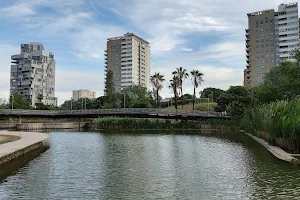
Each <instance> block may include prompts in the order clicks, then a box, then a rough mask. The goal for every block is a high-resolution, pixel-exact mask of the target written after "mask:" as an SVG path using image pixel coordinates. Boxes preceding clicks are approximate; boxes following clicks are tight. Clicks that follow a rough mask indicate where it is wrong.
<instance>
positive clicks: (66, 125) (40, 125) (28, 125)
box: [0, 122, 85, 130]
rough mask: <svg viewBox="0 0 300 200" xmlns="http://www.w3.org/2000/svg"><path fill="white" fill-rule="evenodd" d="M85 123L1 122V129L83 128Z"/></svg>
mask: <svg viewBox="0 0 300 200" xmlns="http://www.w3.org/2000/svg"><path fill="white" fill-rule="evenodd" d="M84 126H85V123H79V122H59V123H0V129H15V130H39V129H77V128H83V127H84Z"/></svg>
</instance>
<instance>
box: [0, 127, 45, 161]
mask: <svg viewBox="0 0 300 200" xmlns="http://www.w3.org/2000/svg"><path fill="white" fill-rule="evenodd" d="M0 135H13V136H19V137H21V139H19V140H16V141H14V142H9V143H5V144H1V145H0V166H1V165H2V164H4V163H7V162H9V161H11V160H13V159H16V158H18V157H19V156H22V155H25V154H26V153H28V152H31V151H34V150H35V149H38V148H40V147H49V134H45V133H34V132H11V131H1V132H0Z"/></svg>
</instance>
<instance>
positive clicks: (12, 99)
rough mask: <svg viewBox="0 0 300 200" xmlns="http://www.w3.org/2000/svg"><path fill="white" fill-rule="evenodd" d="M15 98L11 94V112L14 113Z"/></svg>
mask: <svg viewBox="0 0 300 200" xmlns="http://www.w3.org/2000/svg"><path fill="white" fill-rule="evenodd" d="M14 98H15V96H14V95H13V94H11V111H13V109H14Z"/></svg>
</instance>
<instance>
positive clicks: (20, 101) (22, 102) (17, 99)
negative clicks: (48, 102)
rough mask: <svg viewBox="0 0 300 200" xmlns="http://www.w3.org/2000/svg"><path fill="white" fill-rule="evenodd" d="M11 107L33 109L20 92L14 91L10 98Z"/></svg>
mask: <svg viewBox="0 0 300 200" xmlns="http://www.w3.org/2000/svg"><path fill="white" fill-rule="evenodd" d="M9 108H14V109H31V105H30V102H29V101H28V100H26V99H24V97H23V96H22V95H20V94H17V93H13V94H11V95H10V98H9Z"/></svg>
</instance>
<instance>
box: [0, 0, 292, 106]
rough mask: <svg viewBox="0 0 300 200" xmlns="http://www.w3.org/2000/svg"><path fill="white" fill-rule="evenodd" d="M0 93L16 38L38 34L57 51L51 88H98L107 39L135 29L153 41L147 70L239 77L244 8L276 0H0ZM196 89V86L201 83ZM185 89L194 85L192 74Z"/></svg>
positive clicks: (221, 84) (66, 91)
mask: <svg viewBox="0 0 300 200" xmlns="http://www.w3.org/2000/svg"><path fill="white" fill-rule="evenodd" d="M0 1H1V4H0V97H5V98H7V97H8V95H9V79H10V56H11V55H12V54H18V53H19V51H20V50H19V49H20V44H21V43H29V42H42V43H44V46H45V48H46V50H48V51H51V52H53V53H54V54H55V58H56V96H57V97H58V99H59V103H61V102H63V101H64V100H67V99H70V97H71V95H72V90H74V89H89V90H92V91H96V92H97V96H100V95H102V94H103V87H104V49H105V48H106V39H107V38H109V37H114V36H120V35H123V34H124V33H126V32H133V33H135V34H137V35H139V36H141V37H143V38H145V39H146V40H148V41H149V42H150V43H151V54H152V58H151V72H152V73H154V72H160V73H162V74H164V75H165V78H166V80H167V81H166V83H165V86H164V89H163V91H162V96H163V97H168V96H170V95H171V91H170V90H169V89H168V84H169V81H168V80H170V78H171V72H172V71H174V69H175V68H176V67H180V66H182V67H184V68H187V69H188V70H192V69H198V70H200V71H201V72H202V73H204V83H203V84H202V86H201V89H203V88H205V87H217V88H221V89H228V87H229V86H230V85H242V83H243V69H244V68H245V37H244V34H245V28H247V13H249V12H254V11H259V10H264V9H276V10H277V6H278V5H279V4H280V3H292V2H294V1H285V2H282V1H279V0H151V1H146V0H0ZM199 90H200V89H199ZM184 91H185V93H186V92H189V93H192V91H193V90H192V85H191V81H190V80H186V81H185V84H184Z"/></svg>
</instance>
